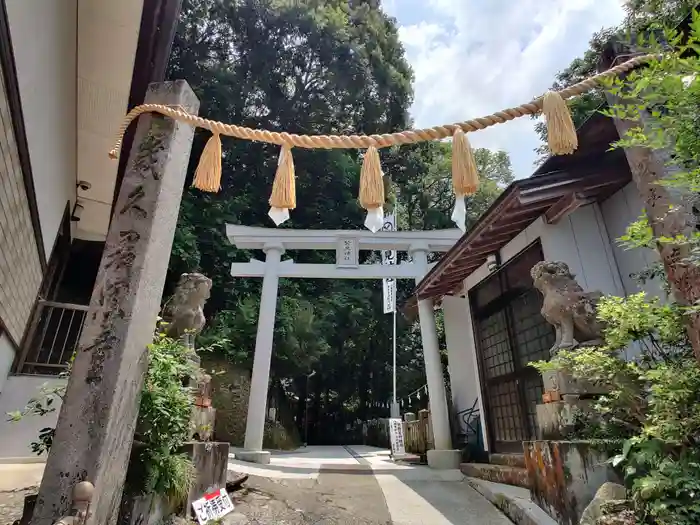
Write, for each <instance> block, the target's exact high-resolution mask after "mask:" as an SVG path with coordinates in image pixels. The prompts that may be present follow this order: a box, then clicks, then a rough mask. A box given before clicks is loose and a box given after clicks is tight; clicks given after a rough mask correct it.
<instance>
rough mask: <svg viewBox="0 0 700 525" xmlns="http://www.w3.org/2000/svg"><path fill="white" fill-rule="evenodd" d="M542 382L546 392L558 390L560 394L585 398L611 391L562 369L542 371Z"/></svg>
mask: <svg viewBox="0 0 700 525" xmlns="http://www.w3.org/2000/svg"><path fill="white" fill-rule="evenodd" d="M542 384H543V386H544V391H545V392H556V393H557V395H558V396H565V395H571V396H579V397H584V398H585V397H589V396H597V395H601V394H607V393H608V392H609V389H608V388H605V387H603V386H601V385H596V384H594V383H591V382H590V381H584V380H581V379H575V378H574V377H572V376H571V374H569V373H567V372H564V371H562V370H549V371H547V372H542ZM554 401H556V399H555V400H554Z"/></svg>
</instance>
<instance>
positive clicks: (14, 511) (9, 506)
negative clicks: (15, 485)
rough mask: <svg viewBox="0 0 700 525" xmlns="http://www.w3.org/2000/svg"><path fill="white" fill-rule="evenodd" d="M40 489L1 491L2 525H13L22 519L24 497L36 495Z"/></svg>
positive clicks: (0, 514) (0, 521)
mask: <svg viewBox="0 0 700 525" xmlns="http://www.w3.org/2000/svg"><path fill="white" fill-rule="evenodd" d="M38 489H39V487H27V488H23V489H15V490H4V491H0V525H12V524H13V523H14V522H15V521H16V520H19V519H20V518H21V517H22V509H23V508H24V496H26V495H28V494H36V492H37V490H38Z"/></svg>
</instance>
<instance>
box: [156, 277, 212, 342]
mask: <svg viewBox="0 0 700 525" xmlns="http://www.w3.org/2000/svg"><path fill="white" fill-rule="evenodd" d="M211 285H212V283H211V279H209V278H208V277H206V276H204V275H202V274H201V273H183V274H182V275H181V276H180V281H179V282H178V283H177V287H176V288H175V293H174V294H173V296H172V297H171V298H170V300H169V301H168V304H167V305H166V307H165V309H164V310H165V311H164V316H165V318H166V320H167V321H168V322H169V324H168V328H167V331H166V334H167V336H168V337H172V338H173V339H179V338H182V337H183V336H184V335H186V334H187V335H188V337H187V338H186V339H187V341H186V342H187V343H188V345H191V343H192V342H194V336H195V335H197V334H198V333H199V332H201V331H202V328H204V324H205V322H206V319H205V317H204V309H203V308H204V303H206V302H207V299H209V295H210V294H211Z"/></svg>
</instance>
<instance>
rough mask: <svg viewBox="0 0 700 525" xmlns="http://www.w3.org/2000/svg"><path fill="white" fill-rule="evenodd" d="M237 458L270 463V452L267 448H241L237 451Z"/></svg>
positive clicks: (250, 461)
mask: <svg viewBox="0 0 700 525" xmlns="http://www.w3.org/2000/svg"><path fill="white" fill-rule="evenodd" d="M236 459H240V460H241V461H248V462H249V463H259V464H260V465H269V464H270V453H269V452H267V451H266V450H239V451H236Z"/></svg>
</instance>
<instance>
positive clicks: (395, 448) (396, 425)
mask: <svg viewBox="0 0 700 525" xmlns="http://www.w3.org/2000/svg"><path fill="white" fill-rule="evenodd" d="M389 440H390V441H391V455H392V456H393V457H394V458H401V457H403V456H405V455H406V446H405V445H404V441H403V422H402V421H401V419H400V418H394V417H392V418H391V419H389Z"/></svg>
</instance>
